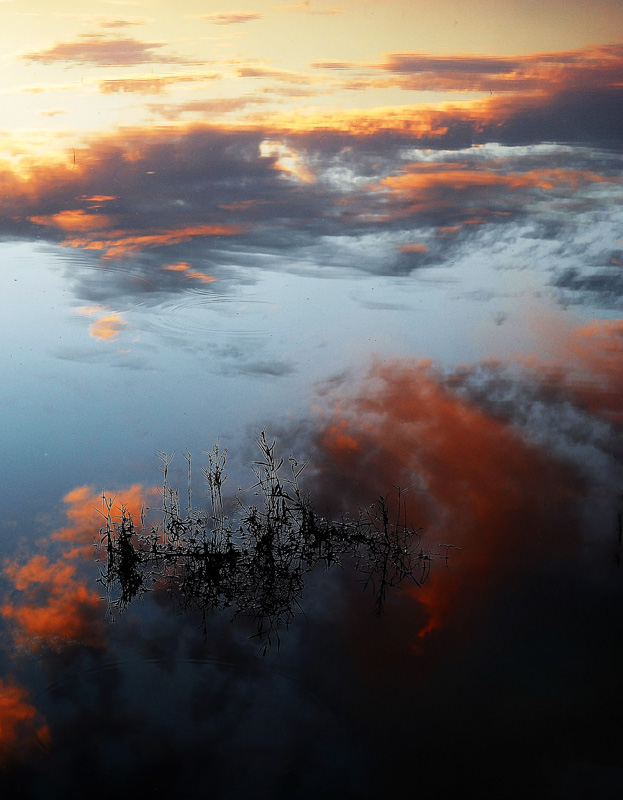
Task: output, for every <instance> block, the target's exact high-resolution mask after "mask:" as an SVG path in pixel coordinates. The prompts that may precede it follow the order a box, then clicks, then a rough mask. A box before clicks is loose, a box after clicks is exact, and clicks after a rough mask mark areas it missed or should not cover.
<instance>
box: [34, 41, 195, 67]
mask: <svg viewBox="0 0 623 800" xmlns="http://www.w3.org/2000/svg"><path fill="white" fill-rule="evenodd" d="M163 47H166V42H141V41H139V40H138V39H132V38H115V39H110V38H106V36H104V35H103V34H99V33H84V34H79V35H78V37H77V39H76V40H75V41H71V42H59V43H58V44H55V45H53V46H52V47H49V48H47V49H46V50H39V51H33V52H31V53H25V54H24V55H23V56H22V58H24V59H25V60H26V61H30V62H31V63H34V62H36V63H40V64H46V65H47V64H54V63H58V62H60V63H73V64H81V65H83V66H84V65H91V66H97V67H117V66H128V65H130V64H148V63H152V64H154V63H158V64H184V63H189V62H188V60H187V59H185V58H181V57H179V56H175V55H166V54H164V53H162V52H160V50H161V48H163Z"/></svg>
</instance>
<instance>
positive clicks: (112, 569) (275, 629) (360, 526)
mask: <svg viewBox="0 0 623 800" xmlns="http://www.w3.org/2000/svg"><path fill="white" fill-rule="evenodd" d="M257 445H258V447H259V449H260V452H261V459H259V460H258V461H255V462H254V463H253V472H254V475H255V479H256V482H255V484H254V485H253V486H252V487H251V489H252V490H253V492H254V494H253V497H254V502H253V503H252V504H250V505H248V504H247V503H245V502H244V500H243V499H241V498H240V497H237V498H236V507H235V509H234V512H233V513H232V516H231V517H228V516H227V515H226V513H225V511H224V504H223V485H224V483H225V480H226V477H227V476H226V474H225V462H226V456H227V451H223V452H221V451H220V450H219V447H218V445H215V446H214V448H213V449H212V451H211V452H209V453H207V455H208V459H209V467H208V469H204V470H203V472H204V476H205V479H206V482H207V485H208V488H209V494H210V506H211V507H210V510H206V509H196V508H193V505H192V495H191V489H190V485H191V458H190V454H188V453H187V454H186V455H185V458H186V461H187V466H188V492H187V505H186V509H185V510H183V509H182V505H181V502H180V496H179V492H178V491H177V490H174V489H171V488H170V487H169V484H168V468H169V465H170V463H171V459H172V457H171V456H166V455H164V454H161V460H162V464H163V466H162V471H163V473H164V485H163V489H162V497H163V506H162V519H161V521H160V523H159V524H158V525H155V526H152V527H151V528H149V529H148V530H147V531H144V530H143V524H144V515H143V513H141V525H140V527H137V526H136V524H135V522H134V520H133V518H132V516H131V515H130V514H129V512H128V510H127V509H126V508H125V507H121V508H120V509H119V513H118V514H113V500H112V499H107V498H104V504H105V514H104V517H105V519H106V524H105V526H104V527H103V528H102V530H101V539H100V546H101V549H100V553H101V556H102V557H103V559H102V560H104V559H105V563H104V566H103V567H102V568H101V570H100V577H99V582H100V583H101V584H102V585H103V586H104V587H105V589H106V593H107V597H108V602H109V608H110V610H111V613H113V612H114V611H115V610H117V611H122V610H124V609H125V608H127V606H128V605H129V604H130V603H132V602H133V601H134V600H136V599H137V598H139V597H141V596H142V595H143V594H144V593H145V592H148V591H152V590H154V589H156V588H157V589H159V590H161V591H165V592H167V593H168V594H169V595H170V596H171V598H172V599H173V600H174V601H175V602H176V603H177V604H178V605H179V607H180V608H181V609H182V610H187V609H198V610H199V611H200V612H201V613H202V618H203V623H204V633H205V630H206V627H205V626H206V618H207V615H208V614H209V613H210V612H212V611H216V610H218V609H222V608H232V610H233V615H234V616H245V617H249V618H251V619H252V620H253V621H254V622H255V625H256V629H257V630H256V634H255V636H257V637H258V639H259V640H260V642H261V648H262V650H263V652H264V653H265V652H266V651H267V649H268V648H269V647H270V646H271V644H272V641H273V639H276V640H277V642H278V641H279V631H280V630H281V629H282V628H287V627H288V625H289V624H290V623H291V622H292V621H293V619H294V616H295V614H296V613H297V612H298V611H300V610H301V598H302V595H303V589H304V584H305V579H306V576H307V575H309V573H310V572H312V570H315V569H317V568H318V567H321V566H322V567H324V568H326V569H329V568H330V567H332V566H334V565H340V564H342V563H343V562H344V559H350V560H351V561H352V563H353V565H354V567H355V569H356V571H357V572H358V573H359V574H361V576H362V580H363V583H364V585H365V587H366V588H368V589H371V590H372V591H373V593H374V596H375V612H376V613H377V614H379V613H381V611H382V609H383V605H384V602H385V598H386V594H387V591H388V590H389V589H392V588H395V587H400V586H401V585H402V584H404V583H405V582H410V583H412V584H415V585H417V586H421V585H422V584H423V583H424V581H426V579H427V578H428V575H429V573H430V567H431V562H432V559H433V557H434V555H435V554H433V553H431V552H430V551H428V550H425V549H424V548H423V546H422V542H421V538H420V530H421V529H413V528H411V527H409V525H408V524H407V515H406V506H405V500H404V491H403V490H401V489H400V488H398V487H395V488H396V496H395V500H394V501H392V503H391V504H390V502H389V500H388V498H386V497H379V499H378V500H377V501H376V502H375V503H373V504H372V505H370V506H368V507H367V508H364V509H360V510H359V511H358V513H357V514H356V515H355V516H354V517H353V518H347V517H343V518H341V519H339V520H337V521H336V520H328V519H325V518H324V517H321V516H319V515H318V514H317V513H316V512H315V511H314V509H313V507H312V504H311V501H310V499H309V498H308V497H307V496H306V495H304V494H303V492H302V491H301V489H300V486H299V476H300V475H301V472H302V471H303V469H304V468H305V466H306V465H305V464H300V463H299V462H298V461H297V460H296V459H294V458H292V457H290V458H289V460H288V467H289V468H288V469H285V471H284V467H285V464H284V460H283V459H281V458H278V457H277V455H276V454H275V442H274V441H273V442H269V441H268V440H267V438H266V436H265V433H264V432H262V433H261V435H260V437H259V438H258V440H257ZM284 472H285V474H284Z"/></svg>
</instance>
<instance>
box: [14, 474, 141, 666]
mask: <svg viewBox="0 0 623 800" xmlns="http://www.w3.org/2000/svg"><path fill="white" fill-rule="evenodd" d="M155 494H157V490H156V489H144V488H143V487H142V486H141V485H140V484H135V485H134V486H131V487H130V488H129V489H127V490H125V491H123V492H120V493H119V495H118V497H117V498H116V500H115V507H117V505H119V506H121V505H122V504H123V505H124V506H125V507H126V508H127V509H128V511H129V512H130V513H131V514H132V515H133V517H134V519H136V520H139V519H140V517H141V509H142V507H143V504H144V502H145V500H146V499H148V498H149V497H152V496H154V495H155ZM64 502H65V503H66V506H67V508H66V515H67V520H68V524H67V525H66V526H64V527H62V528H59V529H58V530H56V531H54V532H53V533H52V534H51V536H50V543H52V542H62V543H63V544H64V549H63V552H62V554H61V555H60V557H58V558H56V559H52V558H50V557H49V556H48V555H45V554H43V553H37V554H35V555H34V556H32V557H31V558H30V559H29V560H28V561H27V562H26V563H25V564H19V563H18V562H17V561H10V560H7V561H5V563H4V574H5V576H6V578H7V579H8V580H9V581H10V582H11V583H12V584H13V587H14V592H13V594H12V595H11V597H10V598H8V599H6V600H5V602H4V604H3V605H2V607H0V614H1V615H2V616H3V617H4V618H5V619H6V620H9V621H10V622H11V623H12V633H13V638H14V641H15V643H16V644H17V645H19V646H21V647H24V648H26V649H28V650H31V651H33V652H37V651H39V650H40V649H42V648H43V647H52V648H55V649H58V648H62V647H66V646H68V645H72V644H82V645H86V646H88V647H95V648H101V647H103V646H104V645H105V628H104V606H103V602H102V600H101V597H100V595H99V593H98V592H96V591H95V590H94V588H91V587H92V586H94V585H95V582H94V576H90V575H88V574H87V570H81V569H79V566H80V561H79V559H84V560H86V559H89V560H90V559H92V557H93V552H94V550H93V547H94V544H95V543H96V541H97V537H98V534H99V530H100V528H101V525H102V518H101V516H100V515H99V514H98V512H97V509H98V508H100V507H101V505H102V495H101V494H100V493H99V492H96V491H95V490H94V489H93V488H92V487H89V486H81V487H78V488H76V489H74V490H73V491H71V492H69V493H68V494H67V495H66V496H65V497H64Z"/></svg>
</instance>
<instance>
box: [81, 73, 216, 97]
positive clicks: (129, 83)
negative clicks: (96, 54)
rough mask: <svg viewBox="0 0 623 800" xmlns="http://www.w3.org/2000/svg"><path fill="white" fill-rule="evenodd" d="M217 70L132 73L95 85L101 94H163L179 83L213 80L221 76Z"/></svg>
mask: <svg viewBox="0 0 623 800" xmlns="http://www.w3.org/2000/svg"><path fill="white" fill-rule="evenodd" d="M221 77H222V76H221V74H220V73H217V72H213V73H207V72H206V73H204V74H190V73H188V74H184V73H181V74H175V75H133V76H131V77H125V78H110V79H108V80H102V81H98V82H97V87H98V89H99V91H100V92H101V93H102V94H117V93H120V92H134V93H136V94H163V93H164V92H165V91H166V90H167V89H170V88H171V87H174V86H177V85H179V84H181V83H198V82H203V81H213V80H218V79H219V78H221Z"/></svg>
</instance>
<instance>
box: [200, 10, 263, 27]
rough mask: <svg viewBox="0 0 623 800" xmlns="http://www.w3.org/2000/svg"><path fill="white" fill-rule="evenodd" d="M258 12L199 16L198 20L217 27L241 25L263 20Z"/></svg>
mask: <svg viewBox="0 0 623 800" xmlns="http://www.w3.org/2000/svg"><path fill="white" fill-rule="evenodd" d="M261 16H262V15H261V14H259V13H258V12H257V11H231V12H229V13H227V14H198V15H197V16H196V17H195V18H196V19H205V20H207V21H208V22H213V23H214V24H215V25H239V24H242V23H244V22H253V21H254V20H256V19H260V18H261Z"/></svg>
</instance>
